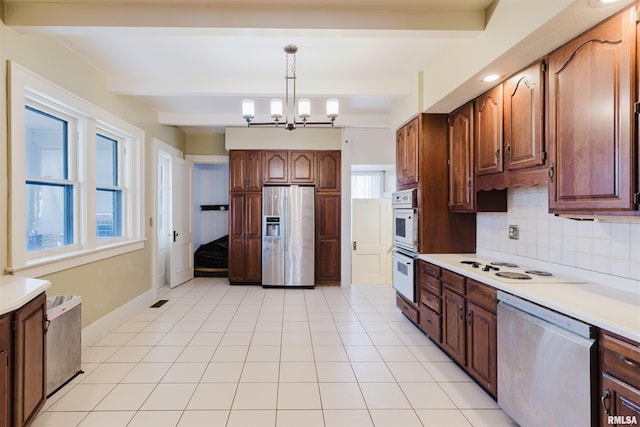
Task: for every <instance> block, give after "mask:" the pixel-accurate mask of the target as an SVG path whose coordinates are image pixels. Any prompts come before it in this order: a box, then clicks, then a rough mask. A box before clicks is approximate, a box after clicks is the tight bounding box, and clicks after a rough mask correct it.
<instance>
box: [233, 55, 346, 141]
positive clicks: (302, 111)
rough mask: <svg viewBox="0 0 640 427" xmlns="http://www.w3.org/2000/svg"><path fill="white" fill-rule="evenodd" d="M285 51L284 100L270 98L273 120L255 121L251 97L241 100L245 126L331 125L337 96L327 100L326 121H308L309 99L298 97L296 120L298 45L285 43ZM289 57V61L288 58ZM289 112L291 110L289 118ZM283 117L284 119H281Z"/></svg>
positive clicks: (334, 117)
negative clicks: (265, 121)
mask: <svg viewBox="0 0 640 427" xmlns="http://www.w3.org/2000/svg"><path fill="white" fill-rule="evenodd" d="M284 52H285V53H286V73H285V77H284V79H285V100H284V102H283V101H282V99H278V98H276V99H272V100H271V118H272V119H273V122H267V123H264V122H263V123H256V122H253V119H254V117H255V105H254V102H253V99H243V100H242V117H243V118H244V119H245V120H246V121H247V126H268V125H271V126H273V125H275V126H276V127H278V126H279V125H280V124H282V125H283V127H284V128H285V129H287V130H294V129H295V128H296V126H297V125H302V126H303V127H306V126H307V125H331V126H333V124H334V122H335V120H336V118H337V117H338V113H339V102H338V99H337V98H330V99H328V100H327V118H328V119H329V121H326V122H312V121H309V118H310V117H311V100H310V99H309V98H300V99H299V100H298V101H297V107H298V118H299V120H298V121H296V116H295V111H294V109H295V108H296V53H297V52H298V47H297V46H296V45H292V44H290V45H287V46H285V48H284ZM290 59H291V62H289V60H290ZM289 112H291V119H289ZM283 118H284V121H283Z"/></svg>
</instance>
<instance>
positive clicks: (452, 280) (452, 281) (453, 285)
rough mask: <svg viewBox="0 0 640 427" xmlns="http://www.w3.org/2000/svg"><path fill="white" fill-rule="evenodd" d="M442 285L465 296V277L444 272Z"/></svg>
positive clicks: (447, 271)
mask: <svg viewBox="0 0 640 427" xmlns="http://www.w3.org/2000/svg"><path fill="white" fill-rule="evenodd" d="M442 284H443V285H445V286H447V287H449V288H450V289H452V290H454V291H457V292H459V293H461V294H463V295H464V292H465V287H464V276H461V275H459V274H456V273H454V272H452V271H449V270H442Z"/></svg>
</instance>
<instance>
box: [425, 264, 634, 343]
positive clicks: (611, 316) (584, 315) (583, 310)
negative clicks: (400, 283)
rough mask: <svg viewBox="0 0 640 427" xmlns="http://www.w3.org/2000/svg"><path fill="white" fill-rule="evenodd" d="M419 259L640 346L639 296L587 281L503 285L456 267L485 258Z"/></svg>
mask: <svg viewBox="0 0 640 427" xmlns="http://www.w3.org/2000/svg"><path fill="white" fill-rule="evenodd" d="M419 259H422V260H424V261H427V262H430V263H432V264H436V265H438V266H440V267H442V268H445V269H447V270H450V271H453V272H455V273H459V274H462V275H464V276H466V277H469V278H471V279H475V280H478V281H480V282H483V283H486V284H488V285H491V286H493V287H495V288H496V289H499V290H502V291H505V292H508V293H510V294H513V295H516V296H518V297H521V298H524V299H526V300H529V301H531V302H534V303H537V304H539V305H542V306H545V307H548V308H550V309H552V310H555V311H558V312H560V313H564V314H566V315H568V316H570V317H573V318H576V319H578V320H582V321H583V322H586V323H589V324H591V325H594V326H597V327H599V328H602V329H605V330H607V331H610V332H613V333H616V334H619V335H621V336H624V337H627V338H629V339H632V340H634V341H636V342H640V293H636V292H629V291H625V290H621V289H618V288H613V287H610V286H606V285H603V284H600V283H594V282H589V281H587V280H585V281H582V283H554V282H552V281H549V282H545V283H522V282H517V283H505V282H502V281H500V280H496V279H495V278H492V277H491V275H489V274H486V273H483V272H478V271H477V270H476V271H473V270H472V269H470V268H468V267H466V268H465V266H464V264H461V263H460V261H463V260H470V261H474V260H478V261H479V262H481V263H483V264H484V263H486V261H487V258H484V257H482V256H476V254H421V255H420V256H419ZM490 260H492V259H490ZM532 267H535V266H532ZM560 277H567V276H560ZM575 281H576V282H580V281H581V280H575Z"/></svg>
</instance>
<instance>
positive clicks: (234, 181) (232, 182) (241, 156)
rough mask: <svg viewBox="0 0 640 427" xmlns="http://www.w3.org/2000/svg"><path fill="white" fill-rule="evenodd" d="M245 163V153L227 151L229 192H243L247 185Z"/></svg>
mask: <svg viewBox="0 0 640 427" xmlns="http://www.w3.org/2000/svg"><path fill="white" fill-rule="evenodd" d="M246 163H247V155H246V152H245V151H242V150H231V151H229V191H231V192H234V191H244V189H245V187H246V185H247V171H246Z"/></svg>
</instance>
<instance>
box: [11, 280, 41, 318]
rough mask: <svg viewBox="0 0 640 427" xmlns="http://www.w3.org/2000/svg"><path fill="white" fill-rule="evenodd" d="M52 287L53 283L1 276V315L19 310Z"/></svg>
mask: <svg viewBox="0 0 640 427" xmlns="http://www.w3.org/2000/svg"><path fill="white" fill-rule="evenodd" d="M49 286H51V282H49V281H48V280H41V279H30V278H28V277H19V276H0V315H3V314H5V313H9V312H11V311H14V310H17V309H19V308H20V307H22V306H23V305H25V304H26V303H28V302H29V301H31V300H32V299H34V298H35V297H37V296H38V295H40V294H41V293H43V292H44V291H45V290H47V289H48V288H49Z"/></svg>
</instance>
